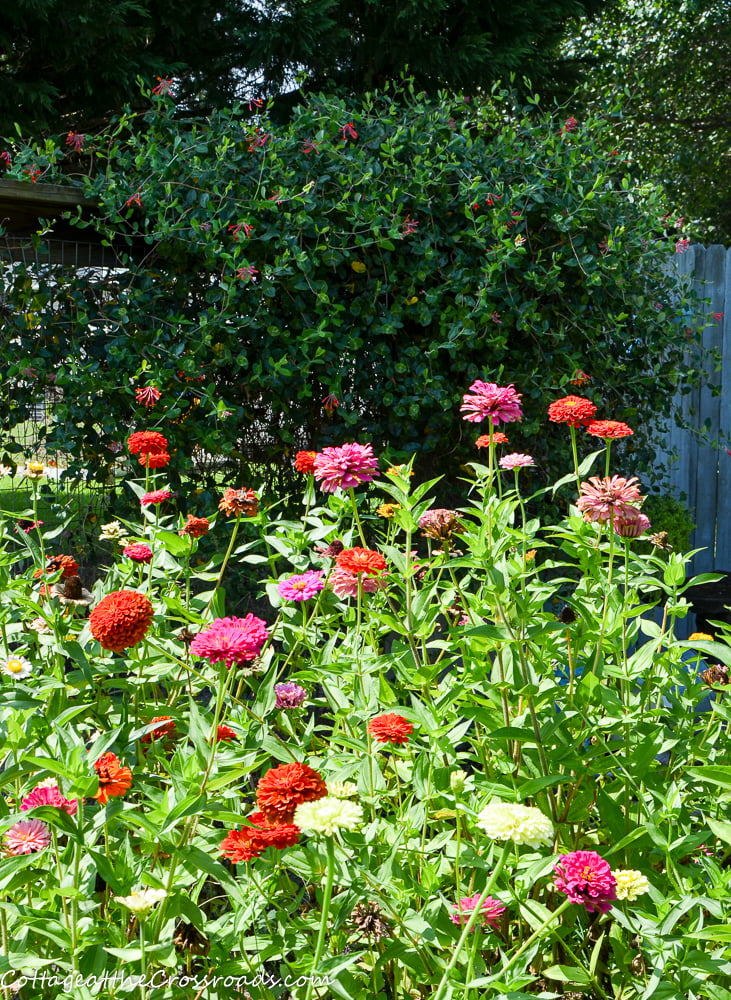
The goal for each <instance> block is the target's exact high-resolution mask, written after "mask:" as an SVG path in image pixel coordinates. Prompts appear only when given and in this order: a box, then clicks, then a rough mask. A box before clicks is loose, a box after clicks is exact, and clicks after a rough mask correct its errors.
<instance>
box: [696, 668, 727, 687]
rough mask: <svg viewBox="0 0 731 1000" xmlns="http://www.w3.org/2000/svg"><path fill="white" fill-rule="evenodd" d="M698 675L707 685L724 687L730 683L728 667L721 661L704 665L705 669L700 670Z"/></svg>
mask: <svg viewBox="0 0 731 1000" xmlns="http://www.w3.org/2000/svg"><path fill="white" fill-rule="evenodd" d="M700 676H701V679H702V681H703V683H704V684H705V685H706V686H707V687H713V686H714V685H716V686H717V687H725V686H726V685H727V684H731V676H729V669H728V667H726V666H724V664H723V663H714V664H712V665H711V666H710V667H706V669H705V670H701V673H700Z"/></svg>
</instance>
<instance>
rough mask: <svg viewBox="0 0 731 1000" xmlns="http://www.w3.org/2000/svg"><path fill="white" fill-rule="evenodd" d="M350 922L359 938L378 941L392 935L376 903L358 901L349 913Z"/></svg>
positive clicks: (389, 926)
mask: <svg viewBox="0 0 731 1000" xmlns="http://www.w3.org/2000/svg"><path fill="white" fill-rule="evenodd" d="M350 923H351V924H352V925H353V927H354V929H355V930H356V931H357V934H358V937H359V938H360V937H366V938H370V939H371V940H373V941H375V942H378V941H381V940H382V939H383V938H386V937H391V936H392V931H391V925H390V924H389V922H388V920H386V919H385V917H384V916H383V912H382V910H381V907H380V906H379V905H378V903H373V902H371V901H368V902H367V903H358V904H357V905H356V906H355V908H354V910H353V912H352V913H351V914H350Z"/></svg>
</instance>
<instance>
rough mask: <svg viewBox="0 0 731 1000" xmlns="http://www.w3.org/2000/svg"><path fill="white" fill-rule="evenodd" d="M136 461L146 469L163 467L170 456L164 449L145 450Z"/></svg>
mask: <svg viewBox="0 0 731 1000" xmlns="http://www.w3.org/2000/svg"><path fill="white" fill-rule="evenodd" d="M137 461H138V462H139V463H140V465H144V467H145V468H146V469H164V468H165V466H166V465H167V464H168V462H169V461H170V456H169V455H168V453H167V452H166V451H145V452H143V453H142V454H141V455H140V456H139V458H138V459H137Z"/></svg>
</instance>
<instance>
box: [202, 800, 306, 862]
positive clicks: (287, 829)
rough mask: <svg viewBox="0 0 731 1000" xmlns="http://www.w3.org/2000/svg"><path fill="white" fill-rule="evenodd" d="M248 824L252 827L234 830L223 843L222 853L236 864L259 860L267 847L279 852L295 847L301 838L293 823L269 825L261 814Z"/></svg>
mask: <svg viewBox="0 0 731 1000" xmlns="http://www.w3.org/2000/svg"><path fill="white" fill-rule="evenodd" d="M248 822H249V823H250V824H251V826H244V827H242V828H241V829H240V830H238V829H237V830H232V831H231V832H230V833H229V834H228V836H227V837H225V838H224V839H223V840H222V841H221V853H222V854H223V855H225V856H226V857H227V858H229V860H230V861H233V863H234V864H239V863H240V862H241V861H251V859H252V858H258V857H259V855H260V854H263V853H264V851H265V850H266V849H267V847H275V848H276V849H277V850H278V851H283V850H284V849H285V847H293V846H294V845H295V844H296V843H297V841H298V840H299V837H300V831H299V827H297V826H295V825H294V824H293V823H268V822H267V820H266V818H265V816H264V814H263V813H260V812H256V813H254V814H253V816H250V817H249V820H248Z"/></svg>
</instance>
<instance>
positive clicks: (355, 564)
mask: <svg viewBox="0 0 731 1000" xmlns="http://www.w3.org/2000/svg"><path fill="white" fill-rule="evenodd" d="M335 562H336V563H337V565H338V566H339V567H340V569H347V571H348V572H349V573H370V574H371V575H376V574H377V573H382V572H383V570H384V569H385V568H386V560H385V559H384V558H383V556H382V555H381V553H380V552H374V551H373V549H363V548H360V547H358V546H356V547H355V548H353V549H343V551H342V552H340V553H339V554H338V555H337V556H336V557H335Z"/></svg>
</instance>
